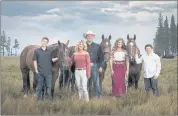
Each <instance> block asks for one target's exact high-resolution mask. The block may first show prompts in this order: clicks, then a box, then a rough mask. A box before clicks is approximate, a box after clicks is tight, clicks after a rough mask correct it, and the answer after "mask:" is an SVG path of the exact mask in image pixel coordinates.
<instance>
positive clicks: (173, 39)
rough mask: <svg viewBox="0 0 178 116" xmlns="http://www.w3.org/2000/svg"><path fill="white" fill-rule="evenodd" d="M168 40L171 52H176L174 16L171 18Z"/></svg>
mask: <svg viewBox="0 0 178 116" xmlns="http://www.w3.org/2000/svg"><path fill="white" fill-rule="evenodd" d="M170 40H171V42H170V43H171V51H172V52H174V53H175V52H176V50H177V28H176V24H175V20H174V16H173V15H172V17H171V24H170Z"/></svg>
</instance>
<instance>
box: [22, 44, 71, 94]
mask: <svg viewBox="0 0 178 116" xmlns="http://www.w3.org/2000/svg"><path fill="white" fill-rule="evenodd" d="M68 44H69V41H68V42H67V44H64V43H61V42H60V41H58V43H56V44H52V45H49V46H48V49H49V50H50V51H51V52H52V54H53V56H55V57H58V59H59V60H58V61H57V62H55V63H53V64H52V89H51V94H52V97H53V94H54V88H55V82H56V80H57V78H58V76H59V68H60V67H61V66H62V65H61V64H62V62H64V61H65V56H66V51H68V50H67V49H68V47H67V46H68ZM39 47H40V46H37V45H29V46H27V47H25V48H24V49H23V51H22V52H21V55H20V69H21V73H22V79H23V89H22V91H23V92H24V94H25V95H26V94H27V93H29V92H31V89H30V75H29V72H30V70H31V71H32V72H33V90H34V92H35V91H36V86H37V81H36V76H35V69H34V65H33V60H32V57H33V54H34V51H35V50H36V49H37V48H39Z"/></svg>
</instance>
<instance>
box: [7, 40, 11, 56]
mask: <svg viewBox="0 0 178 116" xmlns="http://www.w3.org/2000/svg"><path fill="white" fill-rule="evenodd" d="M6 50H7V53H8V56H9V55H10V53H11V38H10V37H8V40H7V44H6Z"/></svg>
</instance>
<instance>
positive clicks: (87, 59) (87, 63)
mask: <svg viewBox="0 0 178 116" xmlns="http://www.w3.org/2000/svg"><path fill="white" fill-rule="evenodd" d="M90 73H91V66H90V56H89V54H88V53H87V54H86V76H87V77H88V78H90V77H91V74H90Z"/></svg>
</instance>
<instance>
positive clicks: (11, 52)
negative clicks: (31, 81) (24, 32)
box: [0, 31, 20, 56]
mask: <svg viewBox="0 0 178 116" xmlns="http://www.w3.org/2000/svg"><path fill="white" fill-rule="evenodd" d="M0 39H1V40H0V47H1V48H0V50H1V52H0V55H1V56H5V55H7V56H17V50H18V49H19V45H20V44H19V41H18V39H16V38H15V39H14V41H12V40H13V39H12V38H11V37H8V36H7V35H6V34H5V31H3V32H2V34H1V38H0ZM12 43H13V44H12Z"/></svg>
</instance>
